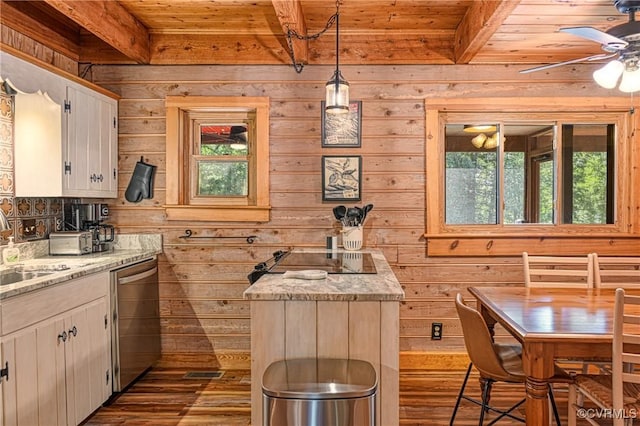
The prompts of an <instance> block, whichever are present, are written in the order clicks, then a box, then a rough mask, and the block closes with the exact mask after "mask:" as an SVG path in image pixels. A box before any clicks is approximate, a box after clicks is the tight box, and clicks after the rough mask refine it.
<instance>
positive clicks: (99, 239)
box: [64, 203, 115, 253]
mask: <svg viewBox="0 0 640 426" xmlns="http://www.w3.org/2000/svg"><path fill="white" fill-rule="evenodd" d="M108 218H109V207H108V206H107V205H106V204H98V203H86V204H80V203H70V204H65V206H64V225H65V230H66V231H91V234H92V241H93V252H94V253H97V252H103V251H108V250H110V249H111V246H110V244H109V243H111V242H113V240H114V238H115V230H114V228H113V225H107V224H105V223H103V222H104V221H106V220H107V219H108Z"/></svg>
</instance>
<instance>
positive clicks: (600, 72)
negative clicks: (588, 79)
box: [593, 59, 624, 89]
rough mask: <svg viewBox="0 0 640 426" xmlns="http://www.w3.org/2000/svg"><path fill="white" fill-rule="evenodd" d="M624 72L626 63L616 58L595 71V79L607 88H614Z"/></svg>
mask: <svg viewBox="0 0 640 426" xmlns="http://www.w3.org/2000/svg"><path fill="white" fill-rule="evenodd" d="M623 72H624V64H623V63H622V62H620V61H619V60H617V59H615V60H613V61H611V62H609V63H608V64H607V65H605V66H604V67H602V68H600V69H597V70H596V71H594V72H593V79H594V80H595V81H596V83H598V84H599V85H600V86H602V87H604V88H605V89H613V88H614V87H616V85H617V84H618V80H620V76H621V75H622V73H623Z"/></svg>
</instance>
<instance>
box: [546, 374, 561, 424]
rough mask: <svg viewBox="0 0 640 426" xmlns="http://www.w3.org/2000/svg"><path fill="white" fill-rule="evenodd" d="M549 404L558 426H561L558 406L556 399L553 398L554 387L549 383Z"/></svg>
mask: <svg viewBox="0 0 640 426" xmlns="http://www.w3.org/2000/svg"><path fill="white" fill-rule="evenodd" d="M549 402H550V403H551V408H552V409H553V417H555V419H556V425H557V426H561V424H560V414H559V413H558V406H557V405H556V399H555V397H554V396H553V386H552V385H551V383H549Z"/></svg>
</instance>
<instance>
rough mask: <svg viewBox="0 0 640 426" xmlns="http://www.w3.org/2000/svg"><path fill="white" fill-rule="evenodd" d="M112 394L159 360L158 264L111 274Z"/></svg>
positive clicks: (149, 262) (141, 264)
mask: <svg viewBox="0 0 640 426" xmlns="http://www.w3.org/2000/svg"><path fill="white" fill-rule="evenodd" d="M111 309H112V314H113V315H112V318H113V322H112V327H111V334H112V340H111V354H112V363H113V366H112V367H113V368H112V371H113V391H114V392H120V391H122V390H123V389H124V388H126V387H127V386H128V385H129V384H131V382H133V381H134V380H135V379H136V378H137V377H138V376H140V375H141V374H142V373H144V372H145V371H146V370H147V369H149V368H150V367H151V366H153V364H154V363H155V362H156V361H157V360H158V359H159V358H160V307H159V304H158V261H157V260H156V259H155V258H154V259H147V260H143V261H141V262H138V263H135V264H132V265H127V266H125V267H123V268H120V269H116V270H113V271H111Z"/></svg>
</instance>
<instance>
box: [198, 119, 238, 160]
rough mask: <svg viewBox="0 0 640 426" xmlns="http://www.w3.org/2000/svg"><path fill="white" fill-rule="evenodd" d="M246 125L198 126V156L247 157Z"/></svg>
mask: <svg viewBox="0 0 640 426" xmlns="http://www.w3.org/2000/svg"><path fill="white" fill-rule="evenodd" d="M247 148H248V144H247V126H246V124H237V125H233V124H225V125H218V124H202V125H200V155H242V156H244V155H247Z"/></svg>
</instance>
